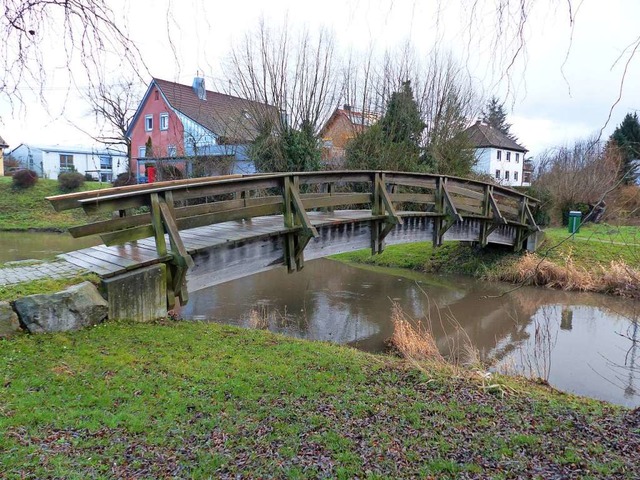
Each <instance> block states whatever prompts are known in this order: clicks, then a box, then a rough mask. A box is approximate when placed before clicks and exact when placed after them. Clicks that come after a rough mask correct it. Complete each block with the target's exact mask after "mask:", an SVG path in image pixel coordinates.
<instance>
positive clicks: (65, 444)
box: [0, 322, 640, 478]
mask: <svg viewBox="0 0 640 480" xmlns="http://www.w3.org/2000/svg"><path fill="white" fill-rule="evenodd" d="M0 363H2V365H5V366H6V367H5V368H4V369H3V372H2V375H3V378H2V380H3V388H2V389H0V405H1V407H0V432H1V434H0V447H1V448H0V464H2V465H3V470H4V473H5V475H7V478H21V477H24V476H27V477H39V478H42V477H57V478H71V477H73V478H87V477H103V476H115V477H128V478H140V477H148V478H160V477H169V476H177V477H181V478H185V477H193V478H203V477H205V478H206V477H208V476H215V477H218V478H231V477H234V478H235V477H236V476H237V475H240V476H253V477H266V476H274V477H280V478H318V477H334V478H353V477H355V476H360V477H371V478H381V477H396V478H398V477H409V476H416V477H428V476H434V477H437V478H447V477H449V478H465V477H466V478H486V477H489V476H493V477H494V478H503V477H504V478H506V477H509V478H511V477H516V476H519V477H529V478H531V477H535V476H540V477H545V478H549V477H560V476H561V477H563V478H570V477H581V478H605V477H606V478H612V477H616V478H633V477H634V475H636V473H637V471H636V467H637V465H638V463H639V462H640V417H639V415H640V412H639V411H638V410H636V411H629V410H626V409H623V408H619V407H615V406H613V405H610V404H606V403H601V402H597V401H593V400H587V399H583V398H578V397H574V396H571V395H565V394H561V393H559V392H556V391H553V390H552V389H550V388H548V387H545V386H540V385H536V384H534V383H532V382H528V381H525V380H523V379H513V378H502V377H497V378H492V379H484V380H483V379H482V377H481V376H476V375H474V374H472V373H470V372H464V371H461V370H455V371H454V370H452V368H451V367H447V366H442V365H429V364H425V365H424V366H422V367H420V368H417V367H416V365H411V364H408V363H407V362H405V361H403V360H400V359H396V358H392V357H385V356H375V355H370V354H366V353H362V352H359V351H356V350H353V349H350V348H345V347H339V346H334V345H329V344H326V343H316V342H306V341H300V340H295V339H290V338H285V337H282V336H277V335H273V334H270V333H268V332H262V331H255V330H242V329H238V328H232V327H223V326H219V325H215V324H205V323H185V322H182V323H175V324H174V323H170V324H169V323H167V324H127V323H107V324H103V325H100V326H98V327H95V328H92V329H88V330H84V331H80V332H73V333H67V334H56V335H33V336H26V335H25V336H19V337H17V338H14V339H11V340H6V341H0Z"/></svg>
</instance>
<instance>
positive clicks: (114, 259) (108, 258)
mask: <svg viewBox="0 0 640 480" xmlns="http://www.w3.org/2000/svg"><path fill="white" fill-rule="evenodd" d="M82 253H84V254H85V255H88V256H90V257H93V258H95V259H97V260H101V261H105V262H108V263H112V264H114V265H116V266H118V267H120V268H124V269H127V267H132V266H135V265H138V262H135V261H133V260H130V259H128V258H124V257H120V256H119V255H113V254H112V253H110V252H104V251H102V250H100V249H99V248H95V247H91V248H87V249H84V250H82Z"/></svg>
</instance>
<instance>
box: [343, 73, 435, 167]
mask: <svg viewBox="0 0 640 480" xmlns="http://www.w3.org/2000/svg"><path fill="white" fill-rule="evenodd" d="M424 128H425V123H424V122H423V121H422V118H421V116H420V111H419V110H418V104H417V103H416V101H415V99H414V98H413V90H412V89H411V83H410V82H408V81H407V82H404V83H403V84H402V88H401V89H400V90H399V91H397V92H394V93H392V94H391V98H390V99H389V102H388V103H387V109H386V112H385V114H384V116H383V117H382V118H381V119H380V121H379V122H378V123H377V124H375V125H373V126H371V127H370V128H369V129H368V130H366V131H365V132H364V133H362V134H360V135H358V136H357V137H356V138H354V139H353V140H352V141H351V142H349V144H348V145H347V149H346V166H347V168H351V169H359V170H367V169H372V170H398V171H418V170H421V169H422V166H421V162H420V151H421V149H420V143H421V141H422V132H423V131H424Z"/></svg>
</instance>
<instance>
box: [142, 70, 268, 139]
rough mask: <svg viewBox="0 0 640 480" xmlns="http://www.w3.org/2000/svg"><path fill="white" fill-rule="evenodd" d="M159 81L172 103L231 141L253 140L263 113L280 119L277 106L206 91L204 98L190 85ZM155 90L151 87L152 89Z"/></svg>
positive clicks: (156, 83) (168, 100)
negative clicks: (201, 98)
mask: <svg viewBox="0 0 640 480" xmlns="http://www.w3.org/2000/svg"><path fill="white" fill-rule="evenodd" d="M153 84H155V85H156V86H157V87H158V89H159V90H160V92H161V93H162V95H163V96H164V98H165V99H166V101H167V102H168V103H169V105H170V106H171V107H172V108H173V109H175V110H177V111H178V112H180V113H182V114H184V115H186V116H187V117H189V118H190V119H191V120H193V121H194V122H196V123H198V124H200V125H202V126H203V127H204V128H206V129H207V130H209V131H211V132H212V133H214V134H215V135H217V136H218V137H224V138H226V139H227V140H228V142H229V143H243V142H244V141H253V140H255V138H256V137H257V135H258V133H259V131H258V127H259V123H258V122H257V121H256V120H257V119H259V118H264V117H263V115H265V114H266V115H270V116H273V118H274V120H276V119H279V114H278V110H277V109H276V107H273V106H271V105H266V104H264V103H259V102H254V101H251V100H246V99H244V98H239V97H234V96H232V95H226V94H224V93H219V92H213V91H211V90H207V91H206V100H200V98H198V96H197V95H196V93H195V91H194V89H193V87H192V86H190V85H182V84H180V83H175V82H169V81H167V80H162V79H159V78H154V79H153V81H152V85H153ZM150 90H151V89H150Z"/></svg>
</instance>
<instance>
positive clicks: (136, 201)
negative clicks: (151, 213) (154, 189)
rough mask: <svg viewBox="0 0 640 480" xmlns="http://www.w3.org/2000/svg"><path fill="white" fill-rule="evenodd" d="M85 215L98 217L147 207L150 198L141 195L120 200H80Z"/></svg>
mask: <svg viewBox="0 0 640 480" xmlns="http://www.w3.org/2000/svg"><path fill="white" fill-rule="evenodd" d="M80 204H81V206H82V209H83V210H84V213H86V214H87V215H98V214H100V213H108V212H115V211H119V210H127V209H129V208H140V207H146V206H148V205H149V204H150V201H149V196H148V195H146V194H145V195H143V194H140V195H139V196H135V197H124V198H121V199H118V200H102V199H95V198H89V199H86V200H80Z"/></svg>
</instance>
